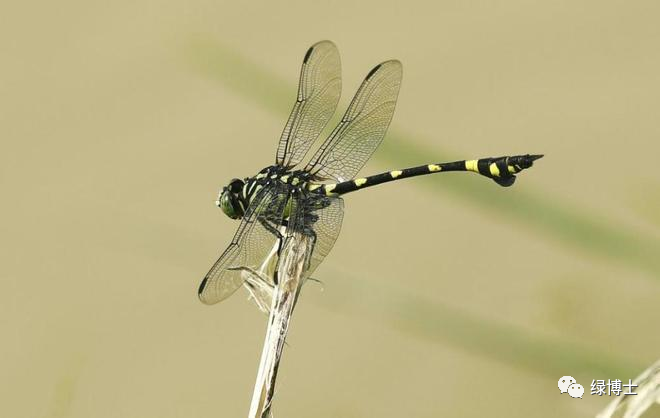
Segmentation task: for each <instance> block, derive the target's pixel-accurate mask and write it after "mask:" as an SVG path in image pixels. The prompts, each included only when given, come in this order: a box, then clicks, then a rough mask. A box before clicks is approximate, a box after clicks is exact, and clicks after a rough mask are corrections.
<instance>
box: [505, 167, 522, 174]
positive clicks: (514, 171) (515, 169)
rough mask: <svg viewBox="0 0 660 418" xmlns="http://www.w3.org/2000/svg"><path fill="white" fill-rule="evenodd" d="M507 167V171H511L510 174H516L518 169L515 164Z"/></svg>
mask: <svg viewBox="0 0 660 418" xmlns="http://www.w3.org/2000/svg"><path fill="white" fill-rule="evenodd" d="M507 169H508V170H509V173H511V174H516V173H517V172H518V171H520V170H518V169H517V168H516V167H515V166H512V165H509V166H507Z"/></svg>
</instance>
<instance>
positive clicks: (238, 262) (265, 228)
mask: <svg viewBox="0 0 660 418" xmlns="http://www.w3.org/2000/svg"><path fill="white" fill-rule="evenodd" d="M288 199H289V195H288V194H287V192H286V191H285V190H284V189H283V188H282V187H280V186H278V184H277V183H275V182H273V183H272V184H268V185H266V186H264V187H263V188H262V189H261V190H260V191H259V192H257V195H256V196H255V198H254V200H253V201H252V202H251V204H250V206H249V207H248V210H247V212H246V214H245V216H244V217H243V220H242V221H241V225H240V226H239V227H238V230H237V231H236V234H235V235H234V238H233V239H232V242H231V244H229V247H227V249H226V250H225V251H224V252H223V253H222V255H221V256H220V258H218V261H216V262H215V264H214V265H213V267H211V270H209V272H208V273H207V274H206V276H205V277H204V279H203V280H202V283H201V285H200V286H199V291H198V294H199V298H200V300H201V301H202V302H204V303H206V304H209V305H211V304H214V303H218V302H220V301H222V300H224V299H226V298H228V297H229V296H231V295H232V294H233V293H234V292H235V291H236V290H237V289H238V288H239V287H241V285H242V284H243V282H244V281H245V280H246V279H247V278H249V277H252V276H251V275H253V274H254V272H261V271H262V270H263V269H264V261H265V260H269V259H271V258H272V257H273V255H272V254H271V253H272V250H273V248H274V247H275V246H276V244H277V242H278V240H279V235H278V231H279V228H280V226H281V225H282V219H283V214H284V208H285V207H286V204H287V200H288ZM271 280H272V279H271Z"/></svg>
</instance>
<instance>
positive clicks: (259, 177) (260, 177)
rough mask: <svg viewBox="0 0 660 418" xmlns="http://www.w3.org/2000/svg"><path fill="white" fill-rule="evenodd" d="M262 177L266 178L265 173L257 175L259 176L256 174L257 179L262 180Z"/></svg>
mask: <svg viewBox="0 0 660 418" xmlns="http://www.w3.org/2000/svg"><path fill="white" fill-rule="evenodd" d="M264 177H266V173H259V174H257V179H262V178H264Z"/></svg>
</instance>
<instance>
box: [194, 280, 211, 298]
mask: <svg viewBox="0 0 660 418" xmlns="http://www.w3.org/2000/svg"><path fill="white" fill-rule="evenodd" d="M208 279H209V278H208V276H207V277H204V280H202V283H201V284H200V285H199V290H197V294H198V295H201V294H202V292H203V291H204V288H205V287H206V281H207V280H208Z"/></svg>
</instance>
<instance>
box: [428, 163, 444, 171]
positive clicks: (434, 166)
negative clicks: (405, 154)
mask: <svg viewBox="0 0 660 418" xmlns="http://www.w3.org/2000/svg"><path fill="white" fill-rule="evenodd" d="M428 168H429V171H430V172H434V171H440V170H442V167H440V166H439V165H437V164H429V165H428Z"/></svg>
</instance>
